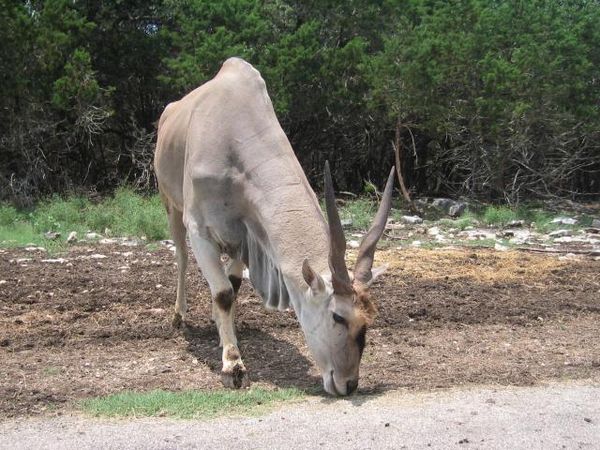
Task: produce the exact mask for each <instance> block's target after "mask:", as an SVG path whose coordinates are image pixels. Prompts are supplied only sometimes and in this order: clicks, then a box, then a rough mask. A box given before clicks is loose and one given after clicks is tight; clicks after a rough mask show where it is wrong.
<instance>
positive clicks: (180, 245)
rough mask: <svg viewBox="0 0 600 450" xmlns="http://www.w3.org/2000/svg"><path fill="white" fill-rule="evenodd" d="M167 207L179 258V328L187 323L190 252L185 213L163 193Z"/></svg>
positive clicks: (175, 319) (176, 323) (176, 324)
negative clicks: (186, 292) (188, 250)
mask: <svg viewBox="0 0 600 450" xmlns="http://www.w3.org/2000/svg"><path fill="white" fill-rule="evenodd" d="M161 197H162V200H163V203H164V204H165V207H166V209H167V216H168V218H169V230H170V232H171V237H172V238H173V242H174V243H175V258H176V260H177V300H176V301H175V314H174V315H173V321H172V323H173V326H174V327H176V328H178V327H180V326H181V325H183V324H184V323H185V314H186V312H187V301H186V294H185V272H186V270H187V262H188V252H187V244H186V242H185V235H186V229H185V225H184V224H183V213H182V212H181V211H179V210H177V209H175V207H174V206H173V205H171V204H169V200H168V199H167V198H166V197H165V196H163V195H161Z"/></svg>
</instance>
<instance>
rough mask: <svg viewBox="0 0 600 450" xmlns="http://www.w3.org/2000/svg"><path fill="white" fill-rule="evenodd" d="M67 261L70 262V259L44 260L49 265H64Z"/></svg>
mask: <svg viewBox="0 0 600 450" xmlns="http://www.w3.org/2000/svg"><path fill="white" fill-rule="evenodd" d="M67 261H68V259H64V258H56V259H42V262H43V263H48V264H64V263H66V262H67Z"/></svg>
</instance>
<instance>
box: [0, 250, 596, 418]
mask: <svg viewBox="0 0 600 450" xmlns="http://www.w3.org/2000/svg"><path fill="white" fill-rule="evenodd" d="M50 258H53V259H57V258H62V260H59V261H55V262H44V261H45V260H47V259H50ZM349 258H350V259H352V254H350V255H349ZM377 258H378V260H379V262H387V263H388V264H389V265H390V268H389V270H388V272H387V273H386V275H384V276H383V277H382V278H381V279H380V280H378V281H377V282H376V284H375V285H374V286H373V290H372V291H373V295H374V298H375V300H376V302H377V304H378V307H379V315H378V318H377V321H376V323H375V324H374V326H373V327H372V328H371V329H370V330H369V332H368V334H367V348H366V350H365V354H364V357H363V362H362V365H361V380H360V385H359V392H362V393H378V392H383V391H386V390H391V389H398V388H407V389H410V390H429V389H435V388H447V387H457V386H462V385H476V384H486V385H489V384H492V385H531V384H536V383H540V382H544V381H548V380H557V379H591V380H593V381H596V382H597V381H600V342H599V340H598V336H599V330H600V275H599V274H600V261H595V260H593V259H592V258H581V259H579V260H562V261H561V260H559V259H558V257H557V255H543V254H534V253H529V252H518V251H514V252H513V251H511V252H494V251H493V250H474V249H458V250H457V249H454V250H416V249H410V250H409V249H388V250H385V251H380V252H379V254H378V256H377ZM189 266H190V268H189V273H188V290H189V293H190V295H189V300H188V303H189V307H190V309H189V317H188V326H187V328H186V329H185V330H175V329H173V328H172V327H171V324H170V323H171V316H172V308H173V305H174V301H175V276H176V266H175V262H174V257H173V255H172V253H171V252H170V251H169V250H168V249H166V248H162V247H161V248H159V249H158V250H153V251H149V250H148V249H147V248H146V247H143V246H137V247H135V246H134V247H126V246H117V245H113V246H107V245H88V246H85V245H79V246H75V247H73V248H72V249H71V250H70V251H69V252H68V253H67V254H64V255H59V256H48V255H47V254H46V253H45V252H42V251H26V250H24V249H18V250H8V249H0V358H1V359H0V418H1V417H4V418H6V417H14V416H23V415H30V414H40V413H46V414H47V413H54V414H60V413H61V412H62V411H64V410H65V408H69V407H70V405H72V404H73V401H76V400H77V399H81V398H85V397H90V396H97V395H103V394H108V393H113V392H118V391H121V390H123V389H136V390H149V389H154V388H163V389H168V390H180V389H191V388H193V389H215V388H220V387H221V383H220V375H219V371H220V358H221V354H220V350H219V348H218V347H217V345H218V338H217V333H216V328H215V326H214V324H212V323H211V321H210V295H209V290H208V286H207V285H206V282H205V281H204V280H203V278H202V277H201V276H200V275H199V274H198V271H197V270H196V268H195V265H194V264H190V265H189ZM236 324H237V329H238V338H239V341H240V349H241V351H242V354H243V358H244V361H245V363H246V367H247V368H248V370H249V371H250V378H251V381H252V383H253V384H254V385H255V386H256V385H261V386H270V387H275V386H280V387H284V386H285V387H288V386H295V387H299V388H306V389H309V390H311V391H314V392H323V391H322V388H321V387H320V383H321V381H320V377H319V376H318V372H317V370H316V368H315V367H314V366H313V364H312V362H311V359H310V356H309V354H308V351H307V348H306V345H305V342H304V337H303V335H302V331H301V329H300V328H299V326H298V323H297V321H296V319H295V316H294V313H293V312H270V311H267V310H266V309H265V308H263V306H262V304H261V301H260V299H259V298H258V297H257V296H256V294H255V293H254V291H253V289H252V287H251V286H250V284H249V283H248V282H247V281H246V280H245V281H244V283H243V285H242V290H241V292H240V296H239V297H238V307H237V318H236Z"/></svg>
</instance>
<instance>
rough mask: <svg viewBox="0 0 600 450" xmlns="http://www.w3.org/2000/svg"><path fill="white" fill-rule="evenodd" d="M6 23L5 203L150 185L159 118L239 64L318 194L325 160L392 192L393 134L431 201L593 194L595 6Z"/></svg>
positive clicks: (291, 4) (285, 0)
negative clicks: (256, 82)
mask: <svg viewBox="0 0 600 450" xmlns="http://www.w3.org/2000/svg"><path fill="white" fill-rule="evenodd" d="M0 21H1V22H2V24H3V26H2V27H0V41H2V42H3V44H4V45H3V46H2V48H0V74H1V76H2V80H3V82H2V83H1V84H0V94H2V95H0V121H2V123H3V124H4V125H5V126H4V127H3V128H2V131H0V141H1V142H2V148H3V151H2V152H1V153H0V196H1V199H3V200H6V199H10V200H12V201H15V202H17V203H21V204H29V205H31V204H32V203H33V200H34V199H36V198H41V197H44V196H48V195H52V194H53V193H56V192H58V193H63V192H68V191H69V190H72V189H73V188H77V187H79V186H85V187H95V188H96V189H97V190H100V191H107V190H108V191H112V190H114V188H115V186H120V185H122V184H123V183H124V182H134V183H137V185H138V186H140V185H144V186H145V187H146V188H149V187H150V188H151V187H152V186H153V180H152V175H151V173H152V170H151V164H152V151H153V145H152V142H153V139H154V133H155V129H154V124H155V122H156V121H157V120H158V118H159V116H160V113H161V111H162V110H163V108H164V106H165V105H166V104H167V103H168V102H170V101H173V100H175V99H178V98H181V97H182V96H183V95H184V94H186V93H187V92H189V91H190V90H191V89H193V88H195V87H197V86H198V85H199V84H201V83H203V82H205V81H206V80H208V79H210V78H212V77H213V76H214V75H215V74H216V72H217V71H218V70H219V68H220V66H221V64H222V63H223V61H224V60H225V59H226V58H228V57H230V56H241V57H243V58H246V59H247V60H248V61H249V62H251V63H252V64H253V65H254V66H255V67H256V68H257V69H259V70H260V71H261V73H262V75H263V77H264V79H265V81H266V83H267V86H268V89H269V94H270V96H271V98H272V100H273V104H274V106H275V109H276V112H277V114H278V117H279V119H280V121H281V123H282V126H283V128H284V130H285V131H286V133H287V134H288V136H289V138H290V141H291V143H292V145H293V147H294V149H295V151H296V153H297V155H298V157H299V160H300V162H301V164H302V165H303V167H304V169H305V171H306V173H307V175H308V177H309V179H310V181H311V182H313V184H314V185H315V186H319V183H320V180H321V174H322V167H323V163H324V161H325V160H326V159H327V160H329V161H330V163H331V166H332V169H333V170H334V172H335V173H334V175H335V176H334V178H335V180H336V183H337V184H338V185H337V186H336V187H337V188H339V189H344V190H354V191H361V189H362V188H363V186H362V180H364V179H371V180H374V182H375V185H376V186H380V183H379V182H380V181H382V180H384V179H385V176H386V174H387V170H388V168H389V167H390V165H391V164H392V163H393V159H394V158H393V152H392V145H391V141H394V140H395V136H396V131H398V136H399V142H398V143H399V144H400V146H401V149H402V155H401V162H402V168H403V172H404V178H405V181H406V183H407V185H408V187H409V189H412V190H413V191H416V192H417V193H418V194H437V195H447V194H465V195H467V196H477V197H481V198H483V199H484V200H492V201H494V202H507V203H509V204H511V205H517V204H519V202H521V201H523V200H524V199H527V198H528V197H532V196H545V195H555V194H559V195H565V196H570V197H576V196H578V195H583V194H589V193H596V194H598V186H600V134H599V133H598V130H599V129H600V108H599V107H598V102H597V99H598V98H599V97H600V83H598V67H600V27H598V23H600V5H599V4H598V2H596V1H587V0H568V1H561V2H557V1H554V0H539V1H533V2H522V1H519V2H517V1H506V2H498V1H490V0H452V1H448V2H439V1H435V2H434V1H431V0H386V1H383V0H376V1H365V0H351V1H347V2H334V1H330V0H326V1H314V0H309V1H302V2H301V1H297V0H266V1H261V2H255V1H251V0H161V1H155V0H150V1H140V0H123V1H118V2H73V1H71V0H47V1H44V2H40V1H31V2H20V1H16V0H0ZM141 178H143V182H140V179H141ZM98 220H99V221H100V222H102V221H103V222H104V223H106V222H107V219H102V218H101V217H98ZM140 226H143V227H150V225H149V224H145V225H144V224H142V223H140ZM150 231H151V230H150ZM152 233H153V232H152V231H151V234H152Z"/></svg>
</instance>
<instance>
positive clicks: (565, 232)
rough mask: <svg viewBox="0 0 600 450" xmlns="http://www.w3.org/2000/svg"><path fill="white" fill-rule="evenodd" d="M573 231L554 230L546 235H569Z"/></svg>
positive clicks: (553, 236)
mask: <svg viewBox="0 0 600 450" xmlns="http://www.w3.org/2000/svg"><path fill="white" fill-rule="evenodd" d="M572 234H573V232H572V231H571V230H556V231H553V232H551V233H548V236H550V237H551V238H556V237H562V236H571V235H572Z"/></svg>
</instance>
